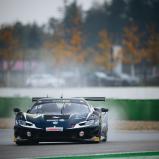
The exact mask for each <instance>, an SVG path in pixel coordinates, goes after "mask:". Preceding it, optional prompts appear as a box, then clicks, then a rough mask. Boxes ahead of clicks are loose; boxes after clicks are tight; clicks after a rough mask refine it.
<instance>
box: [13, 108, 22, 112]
mask: <svg viewBox="0 0 159 159" xmlns="http://www.w3.org/2000/svg"><path fill="white" fill-rule="evenodd" d="M13 111H14V112H15V113H19V112H21V110H20V109H19V108H14V109H13Z"/></svg>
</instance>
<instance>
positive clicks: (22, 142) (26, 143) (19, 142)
mask: <svg viewBox="0 0 159 159" xmlns="http://www.w3.org/2000/svg"><path fill="white" fill-rule="evenodd" d="M15 143H16V145H18V146H22V145H38V143H39V142H38V141H33V140H30V141H16V142H15Z"/></svg>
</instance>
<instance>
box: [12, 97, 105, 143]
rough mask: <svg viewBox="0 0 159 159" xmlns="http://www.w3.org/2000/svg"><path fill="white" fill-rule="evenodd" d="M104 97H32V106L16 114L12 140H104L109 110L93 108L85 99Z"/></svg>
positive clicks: (18, 110)
mask: <svg viewBox="0 0 159 159" xmlns="http://www.w3.org/2000/svg"><path fill="white" fill-rule="evenodd" d="M89 100H90V101H92V100H93V101H101V100H105V98H103V97H93V98H92V97H87V98H58V99H55V98H42V97H40V98H39V97H34V98H32V101H33V102H34V104H33V106H32V107H31V109H29V110H28V111H27V112H21V110H20V109H18V108H14V112H15V113H16V117H15V126H14V140H15V143H16V144H17V145H21V144H27V143H29V144H35V143H38V142H56V141H88V142H96V143H99V142H100V141H107V131H108V109H106V108H100V107H97V108H93V106H92V105H90V104H89V103H88V101H89Z"/></svg>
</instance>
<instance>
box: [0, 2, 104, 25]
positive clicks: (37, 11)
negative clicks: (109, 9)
mask: <svg viewBox="0 0 159 159" xmlns="http://www.w3.org/2000/svg"><path fill="white" fill-rule="evenodd" d="M69 1H73V0H69ZM94 1H95V0H77V3H78V4H80V5H82V7H83V8H84V10H87V9H88V8H90V6H92V4H93V2H94ZM96 1H98V2H100V3H101V2H103V1H104V0H96ZM63 5H64V4H63V0H0V24H6V23H14V22H16V21H21V22H23V23H30V22H37V23H38V24H43V23H46V22H47V21H48V19H49V18H50V17H56V18H61V17H62V12H60V10H61V9H62V8H63ZM60 8H61V9H60Z"/></svg>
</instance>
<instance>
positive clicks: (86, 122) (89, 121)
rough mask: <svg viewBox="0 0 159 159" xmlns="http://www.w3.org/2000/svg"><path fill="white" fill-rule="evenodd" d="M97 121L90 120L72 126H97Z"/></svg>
mask: <svg viewBox="0 0 159 159" xmlns="http://www.w3.org/2000/svg"><path fill="white" fill-rule="evenodd" d="M98 125H99V119H91V120H87V121H83V122H80V123H78V124H76V125H75V126H74V128H80V127H86V126H98Z"/></svg>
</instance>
